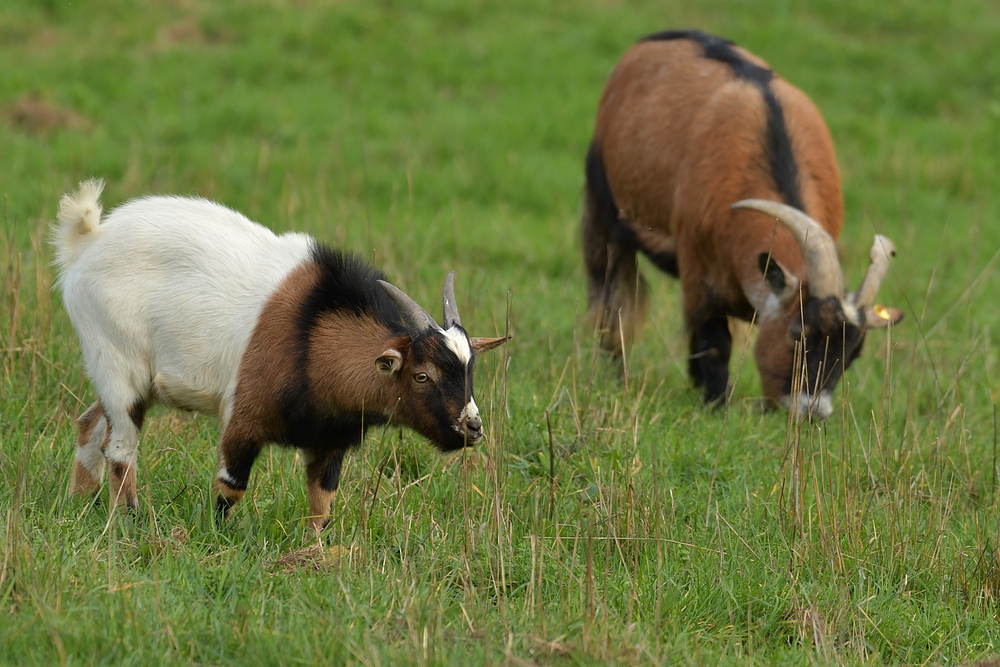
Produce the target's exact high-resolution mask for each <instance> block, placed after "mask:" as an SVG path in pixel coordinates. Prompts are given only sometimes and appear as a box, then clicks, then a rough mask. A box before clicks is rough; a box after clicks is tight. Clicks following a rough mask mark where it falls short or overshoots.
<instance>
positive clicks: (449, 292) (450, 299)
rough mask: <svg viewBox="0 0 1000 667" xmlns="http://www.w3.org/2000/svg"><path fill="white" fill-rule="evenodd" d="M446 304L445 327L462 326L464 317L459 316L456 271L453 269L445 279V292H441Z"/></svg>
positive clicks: (443, 301)
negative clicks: (456, 296)
mask: <svg viewBox="0 0 1000 667" xmlns="http://www.w3.org/2000/svg"><path fill="white" fill-rule="evenodd" d="M441 301H442V303H443V304H444V328H445V329H450V328H451V326H452V325H453V324H457V325H458V326H462V318H460V317H459V316H458V302H457V301H455V272H454V271H452V272H451V273H449V274H448V277H447V278H445V279H444V292H442V293H441Z"/></svg>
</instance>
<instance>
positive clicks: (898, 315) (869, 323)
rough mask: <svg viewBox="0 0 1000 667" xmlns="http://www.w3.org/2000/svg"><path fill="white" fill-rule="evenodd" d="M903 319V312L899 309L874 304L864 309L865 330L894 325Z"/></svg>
mask: <svg viewBox="0 0 1000 667" xmlns="http://www.w3.org/2000/svg"><path fill="white" fill-rule="evenodd" d="M901 319H903V311H901V310H900V309H899V308H886V307H885V306H880V305H879V304H875V305H874V306H872V307H871V308H865V328H866V329H881V328H882V327H887V326H889V325H890V324H896V323H898V322H899V321H900V320H901Z"/></svg>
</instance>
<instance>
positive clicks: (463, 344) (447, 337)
mask: <svg viewBox="0 0 1000 667" xmlns="http://www.w3.org/2000/svg"><path fill="white" fill-rule="evenodd" d="M441 334H442V335H443V336H444V341H445V343H447V344H448V348H449V349H450V350H451V351H452V352H454V353H455V356H456V357H458V360H459V361H461V362H462V365H468V363H469V362H470V361H472V348H471V347H469V338H468V336H466V335H465V332H464V331H462V330H461V329H457V328H455V327H452V328H450V329H443V330H442V331H441Z"/></svg>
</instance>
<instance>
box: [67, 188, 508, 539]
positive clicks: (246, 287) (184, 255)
mask: <svg viewBox="0 0 1000 667" xmlns="http://www.w3.org/2000/svg"><path fill="white" fill-rule="evenodd" d="M102 188H103V183H101V182H99V181H88V182H85V183H82V184H81V186H80V190H79V192H77V193H76V194H72V195H66V196H65V197H63V199H62V202H61V205H60V208H59V216H58V219H59V227H58V229H57V230H56V238H55V246H56V251H57V263H58V264H59V266H60V267H61V275H60V277H59V286H60V288H61V289H62V293H63V300H64V302H65V304H66V310H67V311H68V312H69V316H70V319H71V320H72V322H73V326H74V327H75V328H76V331H77V334H78V335H79V337H80V344H81V347H82V348H83V356H84V360H85V363H86V369H87V375H88V376H89V378H90V379H91V381H92V382H93V384H94V387H95V389H96V390H97V396H98V399H97V402H95V403H94V404H93V405H91V406H90V408H89V409H88V410H87V411H86V412H85V413H84V414H83V416H81V417H80V420H79V427H80V430H79V438H78V443H77V444H78V447H77V450H76V465H75V468H74V487H75V489H76V491H77V492H78V493H93V492H95V491H96V490H97V488H98V486H99V485H100V480H101V475H102V473H103V469H104V462H105V459H106V460H107V462H108V464H109V469H110V471H109V481H110V487H111V499H112V504H113V505H115V504H120V503H124V504H127V505H129V506H131V507H134V506H135V505H136V504H137V498H136V486H135V485H136V448H137V443H138V438H139V431H140V429H141V428H142V423H143V418H144V416H145V414H146V410H147V409H148V408H149V407H150V406H151V405H153V404H154V403H162V404H166V405H168V406H172V407H177V408H181V409H185V410H196V411H198V412H203V413H208V414H212V415H216V416H218V417H220V418H221V421H222V441H221V445H220V448H219V469H218V473H217V475H216V478H215V490H216V492H217V494H218V496H217V508H218V510H219V511H220V513H222V515H223V516H226V515H228V514H229V512H230V510H231V509H232V507H233V506H234V505H235V504H236V503H237V502H239V500H240V499H241V498H242V496H243V493H244V491H245V490H246V488H247V483H248V480H249V477H250V468H251V467H252V466H253V463H254V460H255V459H256V458H257V455H258V454H259V453H260V451H261V449H262V447H263V446H264V445H265V444H267V443H277V444H279V445H285V446H290V447H297V448H299V449H301V450H302V451H303V453H304V455H305V461H306V478H307V484H308V497H309V513H310V517H309V522H310V526H311V527H313V528H314V529H320V528H322V527H323V526H325V525H326V523H327V522H328V519H329V515H330V503H331V502H332V500H333V496H334V494H335V492H336V490H337V486H338V484H339V478H340V467H341V462H342V460H343V458H344V454H345V453H346V452H347V450H348V449H350V448H351V447H353V446H355V445H358V444H359V443H360V442H361V440H362V439H363V437H364V434H365V431H366V430H367V429H368V428H369V427H370V426H373V425H378V424H386V423H391V424H401V425H405V426H408V427H410V428H412V429H414V430H415V431H417V432H418V433H420V434H421V435H423V436H425V437H426V438H428V439H429V440H431V441H432V442H433V443H434V444H435V445H436V446H437V447H438V448H439V449H440V450H442V451H451V450H455V449H459V448H462V447H464V446H466V445H468V444H472V443H474V442H476V441H477V440H479V439H480V438H482V437H483V424H482V421H481V420H480V415H479V408H478V407H477V406H476V401H475V398H474V397H473V365H474V361H475V356H476V355H477V354H478V353H480V352H484V351H486V350H490V349H492V348H494V347H497V346H498V345H500V344H502V343H504V342H505V341H506V338H469V337H468V335H467V334H466V332H465V329H463V328H462V323H461V320H460V319H459V314H458V309H457V306H456V302H455V289H454V272H452V273H451V274H449V275H448V278H447V280H446V281H445V287H444V326H443V327H439V326H438V325H437V324H436V323H435V322H434V319H433V318H432V317H431V316H430V315H429V314H427V312H426V311H424V309H423V308H421V307H420V306H419V305H417V304H416V303H415V302H414V301H413V300H412V299H411V298H410V297H409V296H407V295H406V294H404V293H403V292H402V291H400V290H399V289H397V288H396V287H394V286H393V285H390V284H389V283H387V282H385V280H384V276H383V275H382V273H380V272H379V271H378V270H376V269H374V268H372V267H371V266H369V265H367V264H366V263H365V262H364V261H363V260H361V259H360V258H359V257H356V256H353V255H349V254H345V253H342V252H339V251H337V250H332V249H330V248H327V247H325V246H323V245H320V244H318V243H317V242H316V241H315V240H313V239H312V238H310V237H309V236H306V235H304V234H294V233H291V234H283V235H281V236H275V235H274V234H273V233H272V232H271V231H270V230H268V229H266V228H264V227H262V226H261V225H259V224H256V223H254V222H251V221H250V220H248V219H247V218H245V217H244V216H242V215H240V214H239V213H236V212H235V211H232V210H230V209H228V208H225V207H224V206H221V205H219V204H216V203H213V202H209V201H206V200H204V199H193V198H184V197H146V198H142V199H136V200H134V201H131V202H128V203H126V204H124V205H122V206H121V207H120V208H118V209H116V210H115V211H113V212H112V213H111V214H109V215H108V216H106V217H105V219H104V221H103V222H102V221H101V205H100V203H99V201H98V199H99V196H100V193H101V189H102Z"/></svg>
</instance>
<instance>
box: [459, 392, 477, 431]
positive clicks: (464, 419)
mask: <svg viewBox="0 0 1000 667" xmlns="http://www.w3.org/2000/svg"><path fill="white" fill-rule="evenodd" d="M478 417H479V406H478V405H476V399H474V398H473V399H469V402H468V403H467V404H466V405H465V407H464V408H462V412H460V413H459V415H458V421H457V422H455V425H454V426H453V427H452V428H454V429H455V430H456V431H458V432H459V433H465V432H466V431H467V430H468V429H467V426H466V424H468V422H469V420H470V419H476V418H478ZM480 421H481V420H480Z"/></svg>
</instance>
